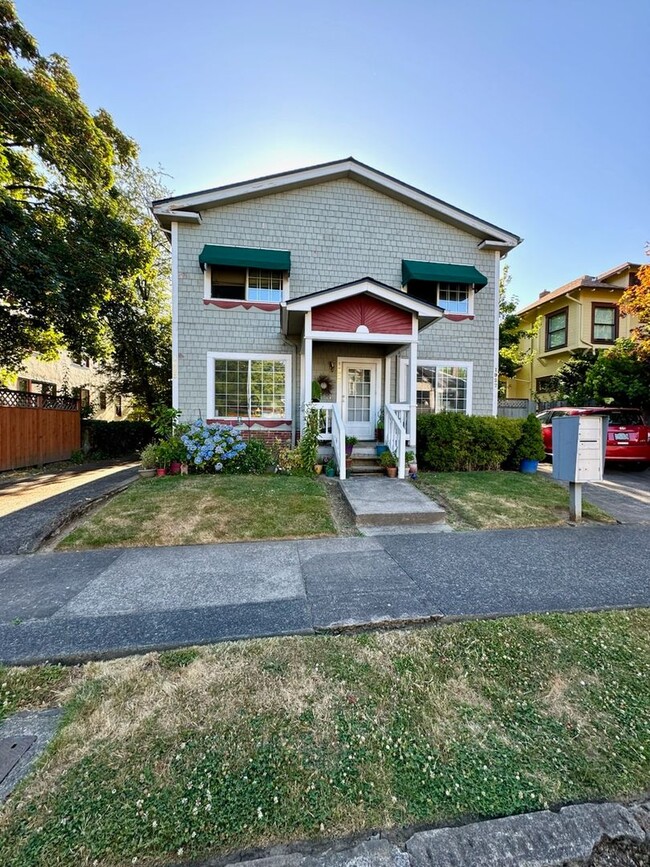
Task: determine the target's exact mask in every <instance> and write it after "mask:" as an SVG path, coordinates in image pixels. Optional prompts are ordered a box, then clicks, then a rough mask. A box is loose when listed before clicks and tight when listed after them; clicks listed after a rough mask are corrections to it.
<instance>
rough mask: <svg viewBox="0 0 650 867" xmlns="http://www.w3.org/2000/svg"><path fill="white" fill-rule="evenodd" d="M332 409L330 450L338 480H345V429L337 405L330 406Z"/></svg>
mask: <svg viewBox="0 0 650 867" xmlns="http://www.w3.org/2000/svg"><path fill="white" fill-rule="evenodd" d="M330 406H331V407H332V449H333V451H334V460H335V461H336V466H337V467H338V471H339V479H345V428H344V427H343V417H342V416H341V410H340V409H339V406H338V404H336V403H332V404H330Z"/></svg>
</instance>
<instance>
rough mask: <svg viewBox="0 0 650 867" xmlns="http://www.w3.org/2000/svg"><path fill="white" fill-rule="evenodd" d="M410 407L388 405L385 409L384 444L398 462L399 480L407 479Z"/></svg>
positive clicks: (395, 404)
mask: <svg viewBox="0 0 650 867" xmlns="http://www.w3.org/2000/svg"><path fill="white" fill-rule="evenodd" d="M408 413H409V407H408V406H405V405H404V404H399V403H387V404H386V405H385V407H384V443H385V444H386V445H387V446H388V448H389V449H390V450H391V452H392V453H393V454H394V455H395V458H396V460H397V478H398V479H405V478H406V427H405V424H404V422H407V423H408Z"/></svg>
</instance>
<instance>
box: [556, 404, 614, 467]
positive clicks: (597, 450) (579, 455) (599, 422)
mask: <svg viewBox="0 0 650 867" xmlns="http://www.w3.org/2000/svg"><path fill="white" fill-rule="evenodd" d="M608 423H609V419H608V418H607V417H606V416H601V415H565V416H560V417H559V418H554V419H553V478H554V479H557V480H558V481H561V482H600V481H602V478H603V467H604V464H605V447H606V445H607V426H608Z"/></svg>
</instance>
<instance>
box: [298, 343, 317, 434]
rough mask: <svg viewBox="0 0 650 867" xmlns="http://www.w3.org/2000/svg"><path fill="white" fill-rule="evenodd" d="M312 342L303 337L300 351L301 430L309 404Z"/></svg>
mask: <svg viewBox="0 0 650 867" xmlns="http://www.w3.org/2000/svg"><path fill="white" fill-rule="evenodd" d="M313 342H314V341H313V340H312V338H311V337H305V339H304V340H303V343H302V351H303V358H304V364H303V370H304V382H303V389H302V395H303V398H302V406H301V408H300V410H301V418H302V426H301V430H303V429H304V426H305V404H306V403H311V380H312V351H313V347H312V344H313Z"/></svg>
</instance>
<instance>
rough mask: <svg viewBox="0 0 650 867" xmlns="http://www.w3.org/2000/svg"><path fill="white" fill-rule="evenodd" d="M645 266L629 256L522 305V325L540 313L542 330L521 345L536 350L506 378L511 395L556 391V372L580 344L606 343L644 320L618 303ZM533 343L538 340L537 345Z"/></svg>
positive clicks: (542, 397) (545, 395)
mask: <svg viewBox="0 0 650 867" xmlns="http://www.w3.org/2000/svg"><path fill="white" fill-rule="evenodd" d="M638 268H639V266H638V265H634V264H633V263H632V262H624V263H623V264H622V265H618V266H617V267H616V268H611V269H610V270H609V271H605V272H604V273H603V274H599V275H598V276H597V277H590V276H589V275H587V274H585V275H583V276H582V277H578V279H577V280H572V281H571V282H570V283H566V284H565V285H564V286H560V288H559V289H555V290H553V291H552V292H550V291H546V292H542V293H541V294H540V296H539V298H538V299H537V300H536V301H533V302H532V304H529V305H528V306H527V307H524V308H522V309H521V310H519V311H518V312H519V316H520V317H521V325H522V328H526V329H529V328H531V327H532V326H533V325H534V323H535V321H536V320H537V318H538V317H541V323H540V328H539V331H538V333H537V334H536V335H535V336H534V337H532V338H524V340H523V341H522V343H521V349H522V350H523V351H525V352H528V351H529V350H531V349H532V350H533V357H532V360H531V361H530V362H528V363H526V364H524V366H523V367H522V368H520V370H518V371H517V373H516V374H515V376H513V377H512V378H511V379H507V380H506V381H505V387H506V394H505V396H506V397H507V398H528V399H533V400H535V399H536V400H539V401H546V400H552V399H553V398H554V397H555V393H554V392H555V386H554V377H555V375H556V374H557V371H558V368H559V367H560V365H561V364H562V363H563V362H565V361H568V359H569V358H571V356H572V354H573V353H574V352H575V351H576V349H606V348H607V347H608V346H611V345H612V344H613V343H614V341H615V340H616V339H617V338H619V337H629V336H630V331H631V330H632V328H634V327H635V326H636V325H638V324H639V323H638V320H637V318H636V317H635V316H629V315H625V314H624V313H621V312H620V311H619V309H618V304H619V301H620V299H621V295H622V294H623V292H624V291H625V289H627V287H628V286H630V285H633V284H634V281H635V279H636V272H637V269H638ZM531 344H532V345H531Z"/></svg>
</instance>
